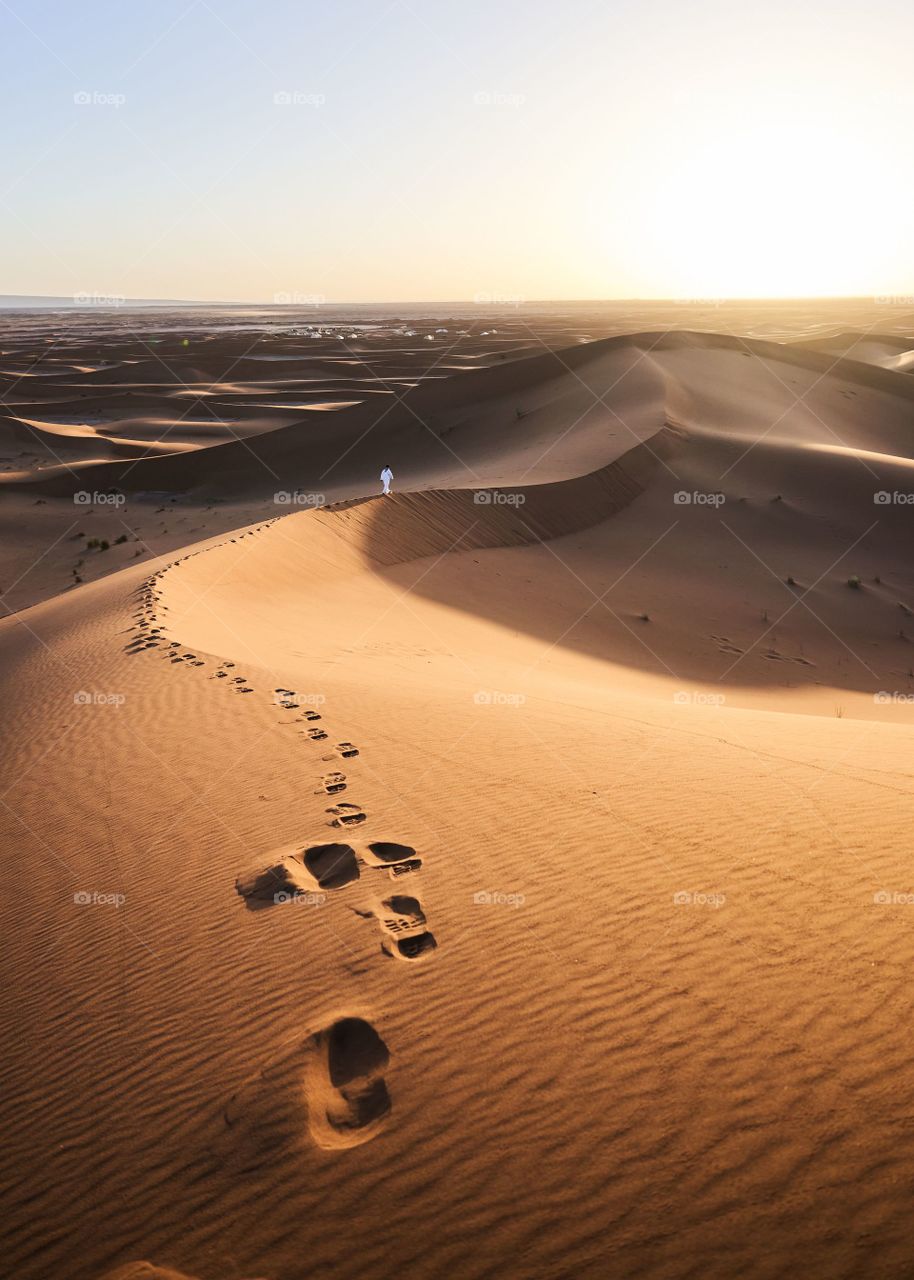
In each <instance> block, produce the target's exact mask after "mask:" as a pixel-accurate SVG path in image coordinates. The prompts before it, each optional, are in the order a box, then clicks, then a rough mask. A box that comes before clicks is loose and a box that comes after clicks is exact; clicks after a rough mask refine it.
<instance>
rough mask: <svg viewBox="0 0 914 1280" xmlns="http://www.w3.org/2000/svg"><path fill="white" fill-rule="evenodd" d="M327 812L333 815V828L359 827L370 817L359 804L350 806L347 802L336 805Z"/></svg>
mask: <svg viewBox="0 0 914 1280" xmlns="http://www.w3.org/2000/svg"><path fill="white" fill-rule="evenodd" d="M327 812H328V813H329V814H332V815H333V821H332V823H331V826H334V827H357V826H359V824H360V823H362V822H364V821H365V819H366V818H367V816H368V815H367V814H366V813H365V812H364V811H363V810H362V809H360V808H359V806H358V805H357V804H348V803H347V802H346V801H344V802H343V803H342V804H335V805H334V806H333V807H332V808H331V809H328V810H327Z"/></svg>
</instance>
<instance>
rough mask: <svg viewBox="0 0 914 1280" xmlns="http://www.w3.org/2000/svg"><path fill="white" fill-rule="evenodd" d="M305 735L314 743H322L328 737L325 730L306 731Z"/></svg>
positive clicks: (304, 731)
mask: <svg viewBox="0 0 914 1280" xmlns="http://www.w3.org/2000/svg"><path fill="white" fill-rule="evenodd" d="M303 733H304V735H305V737H307V738H310V739H311V741H312V742H322V741H323V740H324V738H326V736H327V735H326V733H325V732H324V730H323V729H305V730H303Z"/></svg>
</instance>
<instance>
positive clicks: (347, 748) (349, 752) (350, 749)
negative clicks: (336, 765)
mask: <svg viewBox="0 0 914 1280" xmlns="http://www.w3.org/2000/svg"><path fill="white" fill-rule="evenodd" d="M325 736H326V735H325ZM336 749H337V751H338V752H339V753H340V755H341V756H342V757H343V759H344V760H349V759H351V758H352V756H357V755H358V754H359V749H358V747H354V746H353V745H352V743H351V742H338V743H337V744H336Z"/></svg>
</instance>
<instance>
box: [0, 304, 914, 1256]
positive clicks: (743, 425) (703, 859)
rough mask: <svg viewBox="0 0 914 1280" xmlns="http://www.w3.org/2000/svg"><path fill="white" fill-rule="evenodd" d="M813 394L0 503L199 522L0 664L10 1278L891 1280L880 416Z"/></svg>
mask: <svg viewBox="0 0 914 1280" xmlns="http://www.w3.org/2000/svg"><path fill="white" fill-rule="evenodd" d="M671 318H672V317H671ZM782 321H783V318H782ZM855 322H856V320H855V318H854V317H851V318H850V319H849V321H848V323H855ZM769 323H770V324H771V325H773V324H774V319H771V320H769V319H768V318H765V317H763V318H762V319H761V320H760V321H759V325H760V326H761V325H762V324H764V325H768V324H769ZM562 324H563V325H565V329H564V332H566V335H567V331H568V323H567V322H566V321H565V320H563V321H562ZM797 324H798V325H799V327H800V328H802V329H803V330H804V335H805V330H806V328H807V327H815V326H819V327H821V328H829V327H831V328H834V327H835V325H834V316H833V313H832V312H831V311H827V312H826V313H825V314H824V315H823V314H818V315H817V314H812V315H811V316H808V315H807V311H806V310H805V309H799V319H798V320H797ZM574 327H575V332H576V333H578V332H580V331H582V330H583V328H584V326H583V325H582V323H581V317H580V316H577V317H575V325H574ZM561 330H562V326H561V325H559V324H558V323H556V325H555V327H554V329H550V330H549V331H548V334H547V335H546V336H547V337H548V340H549V341H551V340H552V337H553V336H555V335H557V334H558V333H559V332H560V331H561ZM838 332H840V330H838ZM550 335H551V336H550ZM29 336H30V337H33V336H34V335H31V334H30V335H29ZM515 337H517V335H516V334H515ZM286 341H287V340H286V339H283V342H286ZM288 341H289V342H290V343H291V342H292V340H288ZM396 341H397V342H398V343H399V342H402V338H401V337H400V336H399V335H398V336H397V338H396ZM488 341H489V338H488V337H487V338H486V342H488ZM300 342H301V343H304V342H308V343H310V342H311V339H306V338H302V339H300ZM481 342H482V339H481V338H480V343H481ZM315 345H317V344H315ZM428 345H429V346H431V345H432V344H431V343H430V344H428ZM90 347H91V343H86V348H87V349H86V352H84V355H83V357H82V358H81V360H80V362H81V363H84V364H85V365H86V366H87V367H94V366H96V365H98V364H100V363H101V361H100V359H99V358H98V353H96V358H94V359H93V358H90V357H89V354H88V349H89V348H90ZM528 350H529V349H528ZM264 354H267V352H264ZM276 354H287V353H286V352H285V351H284V350H283V349H282V344H280V349H279V350H278V351H277V352H276ZM838 354H839V353H838V352H836V351H824V350H823V351H819V350H810V349H809V348H808V345H803V344H797V345H796V346H792V345H791V346H788V345H785V344H783V343H777V342H769V341H765V340H758V339H756V338H753V337H752V336H751V335H747V334H743V333H740V334H739V336H734V334H733V333H729V332H727V333H722V334H720V335H710V334H699V333H694V332H689V333H684V332H675V333H671V334H669V335H668V336H666V337H662V336H660V335H659V334H658V333H657V332H654V333H651V334H648V333H646V332H641V333H638V332H633V333H632V334H630V335H628V336H624V337H623V336H619V337H605V336H602V337H599V340H597V341H595V342H593V343H592V344H589V343H579V342H577V341H576V340H575V341H574V342H572V343H570V344H567V345H566V346H564V347H562V348H561V350H560V352H559V353H558V354H556V353H554V352H552V351H544V350H543V349H542V346H541V347H540V354H538V355H532V354H528V355H527V356H526V357H524V358H519V357H518V358H512V359H511V360H510V361H506V362H501V361H499V362H498V365H497V367H491V368H479V369H473V370H467V371H464V372H460V373H459V374H457V373H455V374H454V376H453V377H450V378H447V379H444V380H442V381H427V382H422V381H421V380H420V382H419V385H418V386H417V387H416V388H415V389H414V390H411V391H409V392H407V393H405V394H403V395H402V396H400V397H397V396H390V397H388V399H389V401H390V406H391V407H390V408H389V411H388V412H387V413H386V414H384V415H383V416H382V411H381V410H380V408H379V403H380V402H379V401H376V402H371V401H370V400H369V399H368V398H366V399H365V400H363V401H362V403H360V404H359V405H354V406H348V407H341V408H339V409H337V410H335V411H334V412H332V413H327V414H320V413H318V414H312V415H310V416H309V417H308V419H307V422H306V423H304V424H303V423H301V422H296V423H292V424H289V425H288V426H284V427H279V428H278V429H276V430H271V431H269V432H263V433H261V434H259V435H257V436H256V437H254V436H252V437H250V438H249V439H247V440H246V441H244V442H242V443H239V442H236V441H228V442H226V443H221V444H218V445H215V446H214V447H212V448H209V449H205V450H202V449H201V450H196V451H184V452H181V453H174V454H171V455H170V456H164V454H162V455H157V456H154V457H148V458H144V459H142V460H140V461H137V462H136V465H135V467H134V468H132V469H131V468H130V463H129V462H128V461H127V460H125V459H110V458H109V459H108V460H106V461H105V462H104V463H100V464H99V465H98V466H93V467H91V468H85V467H82V466H80V465H77V466H74V468H73V473H71V472H68V471H64V472H61V473H59V474H56V475H54V476H48V477H40V476H34V475H33V476H32V477H31V478H30V479H29V480H28V482H26V480H25V479H22V480H17V481H14V482H7V484H5V485H4V486H3V495H4V503H5V504H6V506H7V509H8V515H7V519H8V520H9V521H12V520H13V519H14V518H15V519H18V520H19V521H20V523H22V524H24V523H25V520H24V517H23V512H24V513H25V514H26V515H27V517H28V520H29V522H30V525H29V527H30V529H31V536H32V537H35V538H38V539H40V538H42V537H45V538H46V539H47V541H48V542H50V541H51V540H52V536H51V530H52V529H53V528H54V524H53V520H54V519H56V516H55V515H54V512H55V511H56V510H57V509H58V508H59V509H60V510H61V511H62V510H63V509H64V506H65V504H66V503H68V502H69V503H70V507H71V509H72V497H71V495H72V493H73V492H75V491H77V490H78V488H79V486H81V485H82V486H85V485H86V484H87V483H88V481H87V474H88V473H89V472H92V473H95V472H98V473H99V475H103V476H104V477H105V483H110V484H111V485H112V486H115V484H116V483H118V482H119V484H120V486H121V488H122V490H123V492H124V493H126V494H127V496H128V501H127V504H126V507H127V511H126V512H125V513H124V516H125V518H126V522H127V524H128V526H129V523H130V521H131V520H135V519H136V514H137V513H138V512H139V513H141V523H146V522H148V521H150V518H151V517H152V516H155V517H156V520H158V516H159V515H160V514H164V515H166V516H167V517H168V519H169V521H170V522H171V523H172V524H174V523H175V521H176V520H177V519H178V518H179V516H178V513H179V512H180V513H182V515H183V516H184V518H185V527H186V526H187V524H188V523H189V521H190V519H194V520H195V521H196V520H197V519H199V518H202V517H201V516H200V514H199V513H201V512H202V511H203V508H204V507H205V506H210V508H211V510H210V511H208V512H207V513H206V518H207V521H208V525H207V527H206V528H201V529H199V530H197V531H196V533H195V534H194V536H190V533H189V531H188V533H185V534H182V535H179V534H178V533H177V531H176V530H172V532H173V533H174V534H175V537H176V538H177V537H179V536H180V538H181V540H180V541H176V542H175V543H174V544H173V545H172V546H171V548H170V549H169V550H168V553H167V554H162V555H160V556H159V555H156V556H153V555H152V554H148V555H147V556H144V557H141V558H137V559H136V560H135V562H134V563H132V564H131V563H126V561H125V562H123V563H121V564H120V565H119V566H118V567H117V569H116V571H113V572H109V573H107V574H103V573H102V572H101V570H99V573H98V576H96V577H95V580H92V581H85V582H83V583H82V584H81V585H79V586H78V588H76V589H72V590H69V591H60V590H59V589H56V590H52V589H51V588H52V587H53V583H52V582H51V580H50V578H48V579H41V592H38V593H37V594H38V595H40V594H41V593H42V592H43V594H44V595H45V596H46V598H44V599H42V600H40V601H39V602H38V603H35V604H34V605H32V606H31V607H29V608H24V609H22V610H21V611H20V612H18V613H16V614H14V615H12V616H10V617H8V618H6V619H5V620H4V621H3V622H0V655H2V659H3V671H4V673H5V675H4V683H3V698H4V706H5V711H6V722H7V743H8V748H7V762H6V780H5V783H4V787H3V806H2V809H0V815H2V816H0V829H2V838H3V842H4V853H5V856H4V859H3V862H2V866H3V874H4V891H3V894H2V897H0V901H2V906H3V922H2V923H3V928H4V936H5V937H6V938H7V939H8V942H9V945H8V947H7V949H6V960H7V966H6V982H5V983H4V987H3V992H2V997H0V1000H2V1010H3V1018H4V1026H5V1028H6V1030H7V1053H6V1062H5V1084H6V1092H7V1099H8V1109H7V1117H8V1123H7V1127H6V1133H5V1142H4V1149H3V1152H2V1154H0V1164H2V1176H3V1178H4V1181H5V1182H6V1184H7V1186H8V1187H9V1188H10V1194H9V1196H8V1199H9V1207H8V1211H7V1215H6V1218H5V1222H4V1227H3V1234H4V1242H3V1249H4V1258H5V1265H6V1266H8V1267H9V1269H10V1274H15V1275H16V1276H22V1277H25V1278H26V1280H30V1278H33V1277H34V1278H35V1280H39V1278H43V1277H44V1276H47V1275H52V1274H53V1275H55V1276H67V1277H74V1278H76V1280H82V1278H83V1277H85V1278H86V1280H90V1278H92V1280H96V1278H97V1277H101V1276H105V1277H107V1278H108V1280H114V1278H115V1277H116V1278H117V1280H128V1278H129V1280H139V1278H140V1277H149V1280H153V1278H155V1277H161V1278H162V1280H169V1278H171V1280H174V1278H175V1277H177V1278H180V1277H196V1278H197V1280H245V1278H247V1280H254V1278H255V1277H262V1278H263V1280H299V1277H301V1276H302V1275H305V1274H308V1275H312V1274H313V1275H319V1274H325V1273H326V1274H329V1273H331V1272H333V1273H334V1274H341V1275H344V1276H350V1275H351V1276H363V1275H390V1274H394V1273H395V1272H396V1273H399V1272H401V1271H404V1270H411V1271H414V1272H416V1273H417V1274H419V1275H444V1274H448V1275H460V1276H466V1277H484V1276H491V1275H495V1274H503V1273H509V1274H511V1275H517V1276H521V1277H541V1276H555V1277H559V1276H568V1275H576V1276H603V1275H613V1276H620V1277H621V1276H636V1275H638V1276H644V1275H648V1276H657V1277H686V1276H699V1275H700V1276H702V1277H715V1276H720V1277H732V1276H734V1275H737V1274H739V1275H747V1276H758V1277H768V1276H783V1275H799V1274H809V1275H814V1274H815V1275H830V1276H832V1275H834V1276H838V1275H864V1276H883V1275H904V1274H907V1272H908V1271H909V1270H910V1269H911V1265H912V1256H914V1248H912V1242H911V1237H910V1230H909V1227H908V1205H909V1200H910V1194H911V1191H912V1188H914V1147H912V1149H910V1150H909V1146H911V1139H910V1138H909V1126H908V1125H907V1124H906V1116H907V1103H908V1096H909V1093H912V1092H914V1077H912V1074H911V1072H910V1069H909V1066H908V1057H909V1054H908V1045H907V1017H906V1015H907V1013H908V1011H909V1010H908V1004H909V997H908V995H907V994H906V991H907V975H908V969H909V966H910V962H911V961H912V959H914V956H912V949H914V948H912V942H911V930H910V927H909V916H908V912H910V911H912V910H914V906H912V905H911V903H912V901H914V884H912V881H911V872H910V818H911V813H912V804H914V779H912V774H911V765H910V759H911V746H912V734H914V672H912V670H911V667H912V661H914V659H912V657H911V655H910V645H911V640H910V639H909V638H908V633H909V632H910V633H914V622H912V620H911V613H912V611H914V579H912V570H911V566H910V556H909V554H908V546H909V543H910V527H909V525H910V520H911V519H912V514H911V513H912V510H914V508H912V506H911V505H910V504H908V503H907V502H905V501H901V500H896V496H897V495H903V494H905V493H907V492H908V490H914V484H912V483H911V478H912V476H914V447H912V440H914V437H912V434H911V423H912V407H914V396H912V391H911V389H910V387H911V383H910V379H909V377H908V375H907V374H905V373H903V372H899V371H898V370H896V369H892V368H889V369H886V368H875V367H870V366H868V365H867V364H866V363H865V362H863V361H860V360H857V359H855V358H850V359H838V360H837V362H836V355H838ZM78 358H79V357H77V356H76V355H75V354H74V355H73V356H72V357H71V359H72V360H74V361H75V360H76V359H78ZM387 358H388V357H387V356H385V359H387ZM261 363H263V364H264V365H267V364H269V363H275V364H276V366H277V367H281V366H282V364H284V363H287V362H286V361H281V362H261ZM432 363H433V362H432V361H428V363H427V365H426V368H429V367H430V366H431V364H432ZM223 372H224V370H223ZM262 395H263V391H261V397H262ZM261 411H262V410H261ZM302 412H304V411H302ZM48 413H49V417H48V418H47V419H45V421H51V420H52V418H53V415H52V413H51V411H50V409H49V410H48ZM58 416H62V415H58ZM194 416H196V410H195V413H194ZM417 419H418V420H417ZM40 420H41V419H40V418H36V421H40ZM366 430H367V432H368V434H367V436H364V435H362V434H361V433H364V432H365V431H366ZM78 438H79V439H82V437H78ZM68 439H69V437H68ZM245 445H247V446H249V447H250V448H253V449H255V450H256V456H257V458H259V459H261V460H262V461H265V462H267V463H268V465H269V467H270V468H271V469H272V474H271V472H270V471H266V472H261V470H260V468H259V465H258V463H257V462H256V461H255V460H254V458H253V457H252V455H251V453H250V452H248V451H247V450H246V449H245ZM343 455H344V456H343ZM379 460H380V461H388V460H389V461H391V463H392V464H393V465H394V471H395V493H394V494H393V495H392V496H391V497H389V498H381V497H378V496H375V495H376V490H377V483H376V478H375V472H376V470H377V465H376V464H377V463H378V461H379ZM92 485H93V487H94V486H95V481H94V480H93V481H92ZM295 489H299V490H301V491H302V492H303V493H305V494H307V493H309V492H312V491H313V492H320V493H322V494H323V495H324V496H325V497H326V498H327V505H326V506H315V507H313V508H312V507H309V506H307V505H304V504H303V505H295V504H294V503H291V502H290V503H288V504H286V505H283V504H276V503H275V502H274V501H273V500H272V495H273V493H274V492H275V491H276V490H288V491H289V492H292V491H294V490H295ZM153 491H154V493H155V495H156V496H152V493H153ZM882 493H885V494H888V495H889V499H890V500H889V501H885V502H883V501H877V495H879V494H882ZM165 494H170V495H171V496H173V497H175V499H176V501H175V503H172V502H171V500H170V497H164V496H163V495H165ZM144 495H145V496H144ZM683 495H685V497H683ZM39 496H40V497H41V498H42V499H43V500H44V501H43V503H42V505H40V506H37V507H36V506H33V505H32V504H33V503H34V502H35V501H36V499H37V498H38V497H39ZM218 498H227V499H230V501H226V502H224V503H217V502H216V499H218ZM712 499H713V500H712ZM163 502H165V503H166V504H167V506H168V508H169V510H168V511H166V512H164V513H162V512H159V510H158V509H159V508H160V507H162V505H163ZM26 504H27V505H26ZM100 518H101V517H100V513H99V514H96V515H95V516H94V517H92V519H95V520H98V519H100ZM104 518H105V519H108V518H109V517H108V516H105V517H104ZM43 520H46V521H47V523H46V524H44V525H42V521H43ZM87 523H90V521H88V519H87ZM53 536H56V535H53ZM170 536H171V535H170ZM127 545H128V544H125V546H127ZM123 550H124V548H123V547H121V548H118V547H114V546H112V547H111V549H110V552H111V553H122V552H123ZM131 554H132V552H131ZM10 563H12V562H10ZM49 584H50V585H49ZM36 977H37V978H38V979H39V982H38V987H37V988H36ZM36 989H37V990H38V991H39V997H36V996H35V992H36ZM36 1065H37V1066H38V1070H37V1072H36ZM760 1239H761V1240H763V1241H764V1248H763V1249H760V1248H759V1243H758V1242H759V1240H760ZM142 1259H147V1260H151V1261H141V1260H142Z"/></svg>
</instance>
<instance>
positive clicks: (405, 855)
mask: <svg viewBox="0 0 914 1280" xmlns="http://www.w3.org/2000/svg"><path fill="white" fill-rule="evenodd" d="M368 852H369V856H368V857H367V858H366V859H365V860H366V862H367V863H368V865H369V866H371V867H376V868H382V869H383V868H386V869H387V871H388V872H389V874H390V878H391V879H392V880H395V879H397V878H398V877H399V876H405V875H409V874H410V872H412V871H418V870H419V869H420V867H421V866H422V859H421V858H420V857H419V855H418V854H417V853H416V851H415V849H414V848H413V847H412V846H411V845H408V844H394V842H393V841H391V840H374V841H372V843H371V844H369V846H368Z"/></svg>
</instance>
